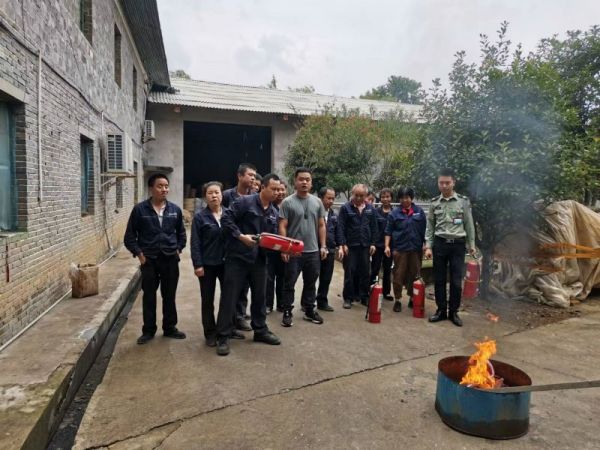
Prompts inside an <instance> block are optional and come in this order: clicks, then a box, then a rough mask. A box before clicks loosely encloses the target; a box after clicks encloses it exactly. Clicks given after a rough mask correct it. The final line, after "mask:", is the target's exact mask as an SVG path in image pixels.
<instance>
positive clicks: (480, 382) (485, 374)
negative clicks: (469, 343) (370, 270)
mask: <svg viewBox="0 0 600 450" xmlns="http://www.w3.org/2000/svg"><path fill="white" fill-rule="evenodd" d="M475 347H477V351H476V352H475V353H473V354H472V355H471V357H470V358H469V369H468V370H467V373H466V374H465V376H464V377H463V378H462V380H460V384H466V385H467V386H468V387H476V388H480V389H493V388H496V387H500V386H502V379H499V378H496V376H495V374H494V366H493V365H492V363H491V362H490V358H491V357H492V355H494V354H495V353H496V341H494V340H493V339H487V338H486V340H485V341H483V342H475Z"/></svg>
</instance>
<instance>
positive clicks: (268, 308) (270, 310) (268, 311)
mask: <svg viewBox="0 0 600 450" xmlns="http://www.w3.org/2000/svg"><path fill="white" fill-rule="evenodd" d="M272 312H273V308H271V307H270V306H267V315H269V314H271V313H272Z"/></svg>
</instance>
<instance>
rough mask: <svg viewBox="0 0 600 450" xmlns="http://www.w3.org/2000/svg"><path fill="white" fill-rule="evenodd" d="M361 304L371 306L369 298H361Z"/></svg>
mask: <svg viewBox="0 0 600 450" xmlns="http://www.w3.org/2000/svg"><path fill="white" fill-rule="evenodd" d="M360 304H361V305H363V306H369V300H361V301H360Z"/></svg>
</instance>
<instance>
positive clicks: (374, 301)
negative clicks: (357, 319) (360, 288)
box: [365, 279, 383, 323]
mask: <svg viewBox="0 0 600 450" xmlns="http://www.w3.org/2000/svg"><path fill="white" fill-rule="evenodd" d="M382 298H383V288H382V287H381V285H380V284H379V280H378V279H376V280H375V283H374V284H373V286H371V294H370V295H369V305H368V306H367V314H366V315H365V319H367V320H368V321H369V322H371V323H380V322H381V300H382Z"/></svg>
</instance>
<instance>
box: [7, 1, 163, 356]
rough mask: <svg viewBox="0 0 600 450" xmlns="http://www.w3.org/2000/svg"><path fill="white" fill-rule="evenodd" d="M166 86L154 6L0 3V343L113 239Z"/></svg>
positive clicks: (135, 187)
mask: <svg viewBox="0 0 600 450" xmlns="http://www.w3.org/2000/svg"><path fill="white" fill-rule="evenodd" d="M168 88H169V77H168V70H167V63H166V57H165V53H164V48H163V43H162V36H161V31H160V24H159V19H158V12H157V8H156V1H155V0H0V345H2V344H3V343H6V342H7V341H8V340H10V339H11V338H12V337H13V336H15V335H16V334H17V333H18V332H19V331H20V330H22V329H23V328H24V327H26V326H27V325H28V324H29V323H30V322H31V321H32V320H34V319H35V318H36V317H38V316H39V315H40V314H41V313H42V312H43V311H45V310H46V309H47V308H48V307H50V306H51V305H52V304H54V303H55V302H56V301H57V300H58V299H60V298H61V297H62V296H64V295H65V294H66V293H68V291H69V289H70V282H69V279H68V276H67V272H68V267H69V264H70V263H71V262H76V263H98V262H101V261H102V260H103V259H105V258H106V257H107V256H108V255H110V254H111V252H112V250H113V249H115V248H117V247H118V246H119V245H120V244H121V242H122V237H123V232H124V228H125V225H126V222H127V218H128V215H129V211H130V209H131V206H132V205H133V204H134V202H136V201H138V200H140V199H141V198H142V197H143V194H144V193H145V187H144V176H143V167H144V160H143V151H142V137H143V127H144V119H145V114H146V99H147V96H148V93H149V91H150V90H151V89H154V90H157V91H160V90H165V89H168Z"/></svg>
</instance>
